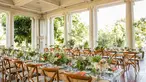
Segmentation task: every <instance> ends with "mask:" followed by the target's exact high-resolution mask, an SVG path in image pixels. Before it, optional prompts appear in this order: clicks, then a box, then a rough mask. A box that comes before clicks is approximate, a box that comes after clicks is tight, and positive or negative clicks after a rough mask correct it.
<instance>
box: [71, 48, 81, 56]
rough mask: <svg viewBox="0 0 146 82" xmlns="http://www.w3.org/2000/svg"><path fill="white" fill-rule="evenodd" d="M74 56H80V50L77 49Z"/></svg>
mask: <svg viewBox="0 0 146 82" xmlns="http://www.w3.org/2000/svg"><path fill="white" fill-rule="evenodd" d="M72 54H73V56H80V50H79V49H75V50H73V52H72Z"/></svg>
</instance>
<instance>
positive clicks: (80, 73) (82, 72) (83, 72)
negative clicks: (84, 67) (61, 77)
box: [76, 71, 86, 76]
mask: <svg viewBox="0 0 146 82" xmlns="http://www.w3.org/2000/svg"><path fill="white" fill-rule="evenodd" d="M76 74H78V75H81V76H85V75H86V72H85V71H80V72H77V73H76Z"/></svg>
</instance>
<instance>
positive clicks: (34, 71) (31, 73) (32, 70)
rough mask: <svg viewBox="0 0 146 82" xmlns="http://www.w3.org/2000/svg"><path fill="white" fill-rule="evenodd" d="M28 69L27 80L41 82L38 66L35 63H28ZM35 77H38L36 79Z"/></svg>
mask: <svg viewBox="0 0 146 82" xmlns="http://www.w3.org/2000/svg"><path fill="white" fill-rule="evenodd" d="M26 69H27V72H28V76H27V80H28V82H39V81H40V80H39V73H38V66H37V65H35V64H26ZM33 77H36V78H35V79H34V78H33Z"/></svg>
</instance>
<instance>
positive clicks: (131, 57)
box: [123, 52, 138, 62]
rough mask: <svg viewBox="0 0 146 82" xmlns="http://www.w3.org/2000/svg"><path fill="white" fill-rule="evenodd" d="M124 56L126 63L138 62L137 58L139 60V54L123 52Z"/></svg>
mask: <svg viewBox="0 0 146 82" xmlns="http://www.w3.org/2000/svg"><path fill="white" fill-rule="evenodd" d="M123 54H124V61H131V60H136V58H138V56H137V55H136V54H137V52H123ZM131 62H132V61H131Z"/></svg>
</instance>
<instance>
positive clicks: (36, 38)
mask: <svg viewBox="0 0 146 82" xmlns="http://www.w3.org/2000/svg"><path fill="white" fill-rule="evenodd" d="M34 22H35V34H34V35H35V38H34V41H35V46H34V47H35V49H36V48H39V45H40V40H39V18H34Z"/></svg>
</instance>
